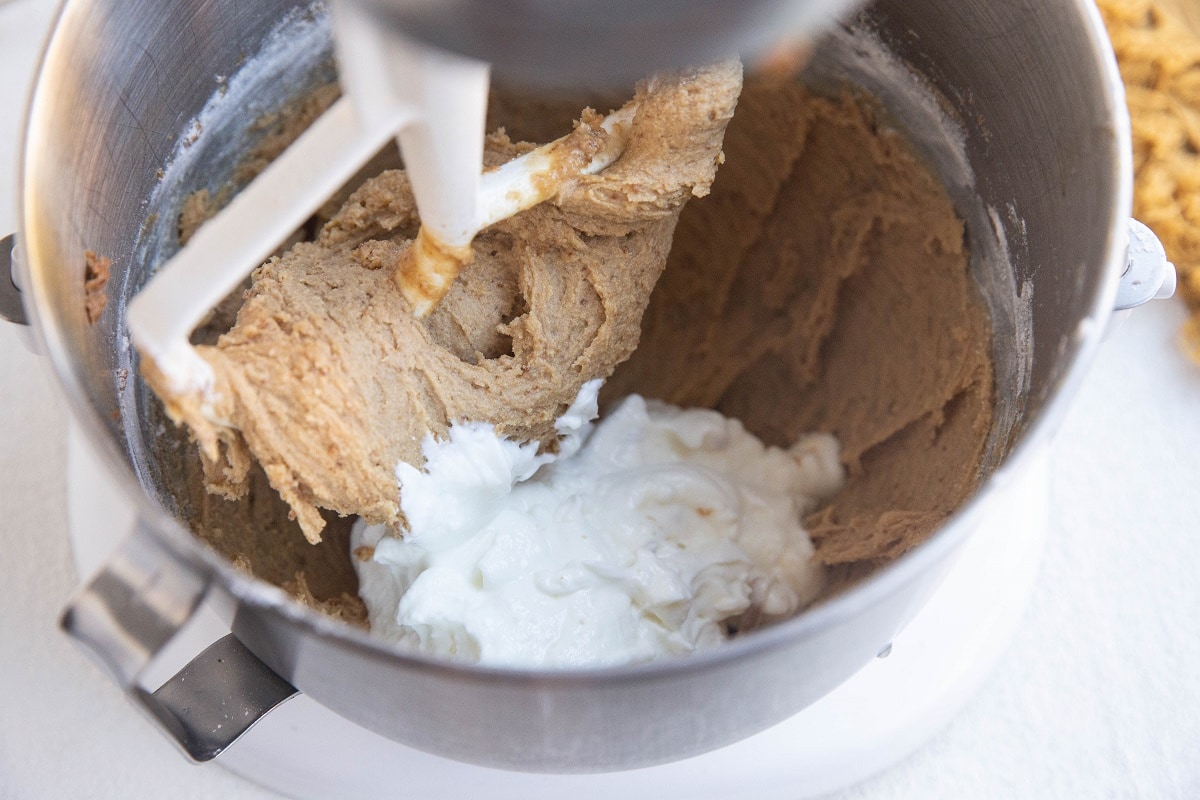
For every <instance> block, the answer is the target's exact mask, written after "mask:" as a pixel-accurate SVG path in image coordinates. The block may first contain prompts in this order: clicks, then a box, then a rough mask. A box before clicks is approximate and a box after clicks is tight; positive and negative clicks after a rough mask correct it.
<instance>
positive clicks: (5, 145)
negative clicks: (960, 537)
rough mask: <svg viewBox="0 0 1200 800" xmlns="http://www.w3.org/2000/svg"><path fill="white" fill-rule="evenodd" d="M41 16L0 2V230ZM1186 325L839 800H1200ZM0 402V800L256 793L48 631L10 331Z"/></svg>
mask: <svg viewBox="0 0 1200 800" xmlns="http://www.w3.org/2000/svg"><path fill="white" fill-rule="evenodd" d="M51 11H52V9H51V5H50V4H49V3H47V2H44V0H15V1H14V2H11V3H0V109H4V112H3V113H0V233H7V232H9V231H11V230H13V229H14V228H15V225H16V215H15V210H14V195H15V180H16V178H15V167H14V165H15V161H16V143H17V136H18V128H19V125H20V118H21V116H22V113H21V112H22V111H23V106H24V100H25V92H26V87H27V85H28V81H29V78H30V75H31V71H32V67H33V63H34V60H35V58H36V56H37V52H38V50H39V47H40V42H41V39H42V36H43V32H44V30H45V26H46V24H47V21H48V20H49V18H50V16H51ZM1183 317H1184V311H1183V308H1182V304H1181V303H1179V302H1178V301H1170V302H1167V303H1159V304H1155V305H1153V306H1150V307H1147V308H1144V309H1142V310H1140V311H1139V312H1136V313H1135V314H1134V316H1133V317H1132V318H1131V319H1130V320H1129V321H1128V322H1126V323H1125V325H1124V326H1123V327H1122V328H1121V329H1120V330H1118V331H1117V332H1116V333H1114V334H1113V336H1112V337H1111V339H1110V341H1109V342H1108V343H1107V344H1106V345H1105V347H1104V348H1103V351H1102V353H1101V355H1100V358H1099V359H1098V361H1097V363H1096V364H1095V366H1094V368H1093V370H1092V373H1091V375H1090V376H1089V379H1088V381H1087V382H1086V384H1085V386H1084V387H1083V390H1082V392H1081V394H1080V396H1079V397H1078V398H1077V402H1076V403H1075V405H1074V408H1073V410H1072V413H1071V415H1070V416H1069V418H1068V419H1067V422H1066V424H1065V426H1064V429H1063V431H1062V433H1061V434H1060V436H1059V439H1058V442H1057V446H1056V452H1055V460H1054V472H1053V475H1054V478H1053V492H1054V498H1055V510H1054V514H1053V519H1052V527H1051V533H1050V541H1049V546H1048V552H1047V559H1046V563H1045V565H1044V568H1043V572H1042V576H1041V578H1040V580H1039V585H1038V588H1037V590H1036V592H1035V595H1034V597H1033V600H1032V603H1031V605H1030V608H1029V610H1028V612H1027V613H1026V617H1025V622H1024V624H1023V626H1022V628H1021V630H1020V631H1019V633H1018V635H1017V636H1016V638H1015V640H1014V641H1013V643H1012V646H1011V648H1010V649H1009V651H1008V652H1007V654H1006V655H1005V656H1004V657H1003V658H1002V659H1001V661H1000V665H999V667H998V668H997V670H996V672H995V674H994V675H993V676H992V677H991V678H990V679H989V680H988V682H987V683H986V684H985V685H984V688H983V690H982V691H981V692H980V694H979V696H978V697H977V698H976V699H975V700H973V701H972V702H971V703H970V704H969V705H968V707H967V709H966V710H965V711H964V712H963V713H962V714H961V715H960V716H959V717H958V718H957V719H956V720H955V721H954V722H953V723H952V724H951V725H950V726H949V727H948V728H947V729H946V730H945V731H943V732H942V733H941V734H939V735H938V736H937V737H936V738H935V739H934V740H933V741H932V742H931V743H930V744H929V745H927V746H926V747H924V748H923V749H922V750H920V751H919V752H918V753H917V754H916V755H915V756H914V757H912V758H911V759H909V760H908V761H906V762H905V763H903V764H902V765H900V766H899V767H897V768H895V769H893V770H891V771H890V772H888V773H886V774H884V775H882V776H880V777H878V778H876V779H874V780H872V781H870V782H868V783H867V784H864V785H862V786H860V787H857V788H855V789H852V790H849V791H848V792H845V793H843V794H842V795H840V797H842V798H846V799H847V800H850V799H853V800H881V799H882V798H911V797H921V798H961V797H966V796H970V797H979V798H1010V797H1022V798H1031V797H1032V798H1041V797H1047V798H1059V797H1088V798H1094V797H1154V798H1175V797H1178V798H1185V797H1200V678H1198V677H1197V672H1198V669H1200V667H1198V665H1200V576H1198V574H1197V573H1198V572H1200V369H1197V368H1194V367H1191V366H1189V365H1188V364H1187V362H1186V361H1185V359H1184V358H1183V357H1182V356H1181V355H1180V354H1179V352H1178V350H1177V349H1176V347H1175V344H1174V336H1175V331H1176V330H1177V328H1178V325H1179V324H1180V322H1181V321H1182V320H1183ZM0 409H3V414H2V417H0V544H2V546H3V556H0V798H4V799H5V800H8V799H9V798H12V799H13V800H17V798H20V799H21V800H24V798H60V797H64V798H65V797H71V798H129V797H172V798H202V797H205V798H206V797H215V796H221V797H227V798H261V797H269V796H272V795H270V794H269V793H266V792H263V791H262V790H260V789H257V788H255V787H253V786H250V785H249V784H246V783H244V782H243V781H241V780H240V779H237V778H234V777H233V776H231V775H229V774H227V773H225V772H224V771H222V770H221V769H219V768H217V767H214V766H207V767H192V766H189V765H187V764H185V763H184V762H183V760H182V759H181V758H180V757H179V756H178V755H176V753H175V751H174V750H173V748H172V747H171V746H170V745H168V744H167V743H166V741H165V740H163V739H162V738H161V737H160V736H159V735H158V734H157V733H156V732H155V731H153V730H152V729H151V728H150V726H149V725H148V724H146V723H145V722H143V720H142V719H141V718H140V717H139V716H138V714H137V713H136V712H135V711H134V710H133V708H132V707H131V706H129V705H127V704H126V703H125V701H124V700H123V699H122V698H121V697H120V696H119V694H118V692H117V691H116V689H115V688H114V687H112V686H111V685H109V684H108V683H107V681H106V680H105V679H104V678H102V677H101V675H100V674H99V672H98V671H97V670H95V669H94V668H93V667H92V666H91V665H90V664H89V663H88V662H86V661H85V659H84V658H83V657H82V655H80V654H79V652H77V651H76V650H74V649H73V648H72V647H71V646H70V645H69V644H68V643H67V642H66V641H65V639H64V638H63V637H62V636H61V635H60V634H59V633H58V632H57V629H56V620H57V616H58V612H59V610H60V608H61V607H62V605H63V603H64V602H65V601H66V599H67V597H68V596H69V595H70V593H71V591H72V589H73V588H74V584H75V580H76V578H75V575H74V572H73V569H72V567H71V558H70V553H69V552H68V548H67V538H66V529H67V521H66V510H65V496H66V486H65V481H64V464H65V462H64V458H65V439H66V416H65V412H64V411H63V409H62V406H61V403H60V402H59V400H58V398H57V391H56V388H55V387H54V385H53V380H52V378H51V377H50V376H49V374H48V370H47V368H46V365H44V364H43V363H42V362H41V361H40V360H39V359H37V358H36V357H34V356H32V355H30V354H29V353H28V352H26V350H25V349H24V347H23V346H22V344H21V341H20V337H19V335H18V331H17V330H16V329H15V328H14V327H13V326H10V325H7V324H4V323H0ZM398 780H399V781H400V782H399V783H398V785H397V789H398V791H399V792H400V793H401V795H402V794H403V791H402V787H403V783H402V777H400V776H398ZM463 788H464V792H463V793H464V795H465V794H468V793H469V792H470V789H469V788H468V787H463ZM781 796H786V792H782V793H781Z"/></svg>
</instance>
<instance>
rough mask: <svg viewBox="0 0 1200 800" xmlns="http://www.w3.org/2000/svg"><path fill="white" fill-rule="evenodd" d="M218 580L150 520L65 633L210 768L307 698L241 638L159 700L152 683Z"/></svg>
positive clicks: (208, 652)
mask: <svg viewBox="0 0 1200 800" xmlns="http://www.w3.org/2000/svg"><path fill="white" fill-rule="evenodd" d="M209 585H210V581H209V576H208V575H207V574H206V573H205V572H204V571H202V570H201V569H198V568H196V567H194V566H192V565H191V564H188V563H187V562H184V561H182V560H181V559H180V558H178V557H177V556H175V555H174V554H173V553H171V552H170V551H169V550H168V549H167V548H166V547H164V546H163V545H162V544H161V543H160V542H159V541H158V540H157V539H156V538H155V537H154V536H153V535H152V534H151V533H150V529H149V527H148V526H147V525H145V524H144V523H142V522H141V521H139V522H138V524H137V525H136V526H135V528H134V531H133V533H132V534H131V535H130V536H129V537H128V538H126V540H125V541H124V542H123V543H122V544H121V545H120V546H119V547H118V548H117V551H116V553H115V554H114V555H113V556H112V557H110V558H109V560H108V562H107V563H105V564H104V566H103V567H101V569H100V571H99V572H98V573H97V574H96V576H95V577H94V578H93V579H92V580H91V581H90V582H89V583H88V584H87V585H86V586H84V587H83V588H82V589H80V590H79V592H78V593H77V594H76V596H75V597H74V598H73V599H72V600H71V602H70V603H69V604H68V605H67V607H66V609H65V610H64V611H63V615H62V619H61V622H60V624H61V626H62V629H63V630H64V631H65V632H66V633H67V635H68V636H70V637H71V638H72V639H74V640H75V643H76V644H77V645H79V646H80V648H81V649H83V650H84V651H85V652H86V653H87V654H88V655H89V656H91V657H92V658H93V659H94V660H95V661H96V662H98V663H99V664H100V666H101V667H103V668H104V669H105V671H106V672H108V674H109V677H111V678H112V679H113V681H114V682H115V683H116V684H117V685H118V686H120V687H121V689H123V690H124V691H125V693H126V694H127V695H128V696H129V697H130V698H131V699H132V700H133V701H134V703H135V704H136V705H137V706H139V707H140V708H141V709H142V710H143V711H145V712H147V713H148V714H149V715H150V717H151V718H152V719H153V720H154V721H155V722H156V723H158V725H159V726H160V727H161V728H162V729H163V731H164V732H165V733H166V734H167V736H168V737H170V738H171V739H173V740H174V741H175V742H176V743H177V744H178V745H179V746H180V747H181V748H182V749H183V751H184V753H185V754H186V755H187V756H188V758H190V759H192V760H193V761H197V762H202V761H209V760H211V759H212V758H214V757H216V756H217V755H218V754H219V753H221V752H222V751H223V750H224V749H225V748H226V747H228V746H229V745H231V744H233V743H234V742H235V741H236V740H237V739H238V737H240V736H241V735H242V734H243V733H245V732H246V731H247V730H249V729H250V728H251V727H252V726H253V725H254V723H256V722H257V721H258V720H259V719H261V718H262V717H263V716H264V715H265V714H266V713H267V712H268V711H270V710H271V709H273V708H274V707H275V706H277V705H279V704H280V703H282V702H283V701H284V700H287V699H288V698H290V697H293V696H294V695H296V694H297V690H296V688H295V687H294V686H292V685H291V684H290V683H288V682H287V681H286V680H284V679H283V678H281V677H279V676H278V675H277V674H275V673H274V672H273V671H272V670H271V669H270V668H269V667H268V666H267V665H266V664H264V663H263V662H262V661H260V660H259V659H258V658H257V657H256V656H255V655H254V654H253V653H251V652H250V650H249V649H247V648H246V646H245V645H244V644H242V643H241V642H240V641H239V640H238V639H237V638H236V637H235V636H234V635H233V634H229V635H227V636H224V637H222V638H220V639H218V640H217V641H216V642H215V643H214V644H212V645H210V646H209V647H208V648H207V649H205V650H204V651H203V652H202V653H200V655H198V656H196V657H195V658H193V659H192V660H191V661H190V662H189V663H188V664H187V665H186V666H184V667H183V669H181V670H180V671H179V672H177V673H176V674H175V675H174V677H172V678H170V679H168V680H167V681H166V682H165V683H164V684H163V685H162V686H160V687H159V688H158V689H155V690H153V691H151V690H149V689H146V688H145V687H144V686H143V685H142V678H143V676H144V675H145V673H146V671H147V669H148V668H149V667H150V666H151V664H152V663H153V662H154V660H155V658H156V657H157V656H158V655H159V654H160V653H161V652H162V651H163V649H164V648H165V647H166V646H167V644H168V643H169V642H170V641H171V640H172V639H173V638H174V637H175V634H176V633H178V631H179V630H180V629H181V628H182V627H183V626H184V625H185V624H186V623H187V622H188V620H190V619H191V618H192V617H193V615H194V614H195V612H196V610H197V609H198V608H199V607H200V606H201V604H202V603H203V602H204V599H205V597H206V595H207V594H208V590H209Z"/></svg>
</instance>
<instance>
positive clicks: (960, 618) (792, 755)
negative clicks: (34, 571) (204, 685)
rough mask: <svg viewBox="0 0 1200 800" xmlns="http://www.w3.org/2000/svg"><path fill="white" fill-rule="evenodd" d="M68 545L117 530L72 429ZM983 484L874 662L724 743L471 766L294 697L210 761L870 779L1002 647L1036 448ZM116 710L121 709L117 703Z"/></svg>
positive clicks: (599, 784)
mask: <svg viewBox="0 0 1200 800" xmlns="http://www.w3.org/2000/svg"><path fill="white" fill-rule="evenodd" d="M67 464H68V467H67V482H68V512H69V517H70V537H71V543H72V552H73V553H74V556H75V561H76V566H77V567H78V570H79V574H80V575H88V574H90V573H91V572H93V571H94V570H95V569H96V568H97V567H98V566H99V565H100V564H101V563H102V562H103V560H104V558H105V557H106V555H107V554H108V553H109V552H110V551H111V550H112V548H113V547H115V546H116V544H117V543H118V542H119V541H120V539H121V538H122V537H123V536H124V534H125V533H126V532H128V531H129V530H131V526H132V523H133V511H132V509H131V508H129V507H127V506H126V505H124V504H123V503H122V502H121V491H120V490H119V489H118V488H116V487H115V486H113V485H112V481H111V479H110V478H109V477H108V476H107V474H106V473H105V472H104V470H103V467H102V466H101V465H100V462H99V460H98V459H97V457H96V456H95V455H94V454H93V453H92V452H91V449H90V445H88V444H87V443H86V442H85V441H84V438H83V436H82V435H81V434H80V433H79V432H78V431H77V430H75V429H74V427H73V428H72V431H71V435H70V437H69V439H68V449H67ZM1029 467H1030V468H1029V469H1027V470H1025V471H1024V473H1023V474H1021V475H1019V476H1014V478H1013V480H1011V481H1010V482H1009V483H1008V484H1007V485H1004V486H997V487H996V488H995V490H994V494H995V495H997V496H996V497H994V498H992V500H993V502H995V503H996V504H999V507H1004V508H1007V509H1009V510H1010V512H1013V510H1015V512H1013V514H1012V515H1010V516H1008V517H1005V518H1003V519H997V518H996V517H995V515H993V516H992V517H990V518H989V517H987V516H986V515H985V517H984V518H983V520H982V523H981V525H980V527H979V529H978V530H977V531H976V532H975V533H974V534H973V535H972V537H971V538H970V539H969V540H968V542H967V543H966V544H965V545H964V547H963V550H962V553H961V554H960V556H959V558H958V560H957V561H956V562H955V563H954V564H953V566H952V567H951V568H950V572H949V573H948V575H947V577H946V579H945V581H944V583H943V584H942V585H941V586H940V587H939V588H938V590H937V591H936V592H935V594H934V595H933V596H932V597H931V598H930V600H929V602H928V604H927V605H926V606H925V607H924V608H923V609H922V610H921V611H920V613H919V614H918V615H917V616H916V617H915V618H914V619H913V621H912V622H911V623H910V624H909V625H908V627H906V628H905V629H904V631H903V632H902V633H901V634H900V635H898V636H897V637H896V639H895V641H894V642H893V644H892V647H891V650H890V652H889V653H888V655H887V656H886V657H885V658H878V659H876V660H875V661H873V662H872V663H870V664H868V665H866V666H865V667H863V668H862V669H861V670H860V671H859V672H858V673H856V674H855V675H854V676H852V677H851V678H850V679H849V680H847V681H846V682H845V683H844V684H842V685H841V686H839V687H838V688H837V689H835V690H834V691H832V692H830V693H829V694H828V695H826V696H825V697H824V698H822V699H821V700H819V701H818V702H817V703H815V704H813V705H812V706H810V707H808V708H807V709H805V710H804V711H802V712H800V713H799V714H797V715H796V716H794V717H792V718H790V719H788V720H786V721H784V722H782V723H780V724H779V725H776V726H775V727H773V728H769V729H768V730H765V731H763V732H762V733H759V734H756V735H755V736H752V737H750V738H748V739H745V740H743V741H741V742H738V743H736V744H733V745H729V746H728V747H724V748H721V749H719V750H715V751H713V752H711V753H706V754H704V755H701V756H696V757H693V758H689V759H685V760H683V761H677V762H674V763H671V764H664V765H661V766H657V767H649V768H645V769H638V770H630V771H625V772H612V773H605V774H600V775H541V774H529V773H518V772H508V771H504V770H497V769H489V768H485V767H477V766H472V765H467V764H462V763H459V762H455V761H451V760H448V759H444V758H440V757H438V756H433V755H429V754H427V753H423V752H421V751H418V750H414V749H412V748H409V747H405V746H404V745H400V744H396V743H395V742H392V741H390V740H388V739H385V738H383V737H381V736H379V735H377V734H374V733H371V732H369V731H366V730H364V729H362V728H360V727H358V726H356V725H354V724H353V723H351V722H349V721H347V720H345V719H343V718H342V717H339V716H337V715H336V714H334V713H333V712H332V711H329V710H328V709H326V708H324V707H323V706H320V705H318V704H317V703H316V702H315V701H313V700H312V699H310V698H309V697H307V696H305V695H297V696H296V697H295V698H294V699H292V700H289V701H288V702H286V703H284V704H283V705H281V706H279V707H278V708H276V709H275V710H274V711H272V712H271V713H270V714H268V715H267V716H266V717H265V718H264V719H263V720H262V721H261V722H259V723H258V724H257V725H256V726H255V727H254V728H252V729H251V730H250V731H249V732H247V733H246V734H245V736H243V737H242V738H241V739H240V740H239V741H238V742H237V743H236V744H234V745H233V746H232V747H230V748H229V750H227V751H226V752H225V753H223V754H222V755H221V756H219V757H218V759H217V761H216V763H218V764H221V765H222V766H223V767H225V768H226V769H229V770H231V771H233V772H234V773H236V774H238V775H240V776H242V777H243V778H246V779H247V780H250V781H253V782H254V783H257V784H259V785H262V786H265V787H269V788H270V789H273V790H274V791H276V792H280V793H282V794H284V795H287V796H290V797H296V798H314V800H315V799H316V798H320V799H321V800H336V799H337V798H355V799H356V800H361V799H363V798H374V797H381V798H382V797H394V796H396V795H397V793H398V792H399V793H401V794H403V796H405V797H409V798H414V800H424V799H425V798H454V797H460V796H461V795H462V789H463V787H472V789H471V791H472V793H477V794H485V795H486V796H488V797H490V798H492V799H493V800H505V799H506V798H512V799H513V800H517V799H518V798H519V800H536V799H537V798H542V797H545V798H554V799H555V800H558V799H559V798H561V797H563V796H571V795H572V794H576V795H578V794H580V793H583V794H587V795H591V796H605V797H614V796H620V797H622V798H624V800H641V799H642V798H646V800H659V798H662V797H688V798H690V799H691V800H704V799H705V798H724V797H753V796H757V795H767V793H771V794H772V795H777V794H779V793H780V791H784V790H785V791H786V794H787V796H788V797H791V798H807V797H814V796H817V795H821V794H824V793H826V792H830V791H834V790H837V789H839V788H844V787H846V786H850V785H852V784H854V783H857V782H859V781H862V780H864V779H866V778H868V777H870V776H872V775H875V774H877V773H879V772H882V771H883V770H885V769H887V768H888V767H890V766H892V765H893V764H895V763H897V762H898V761H900V760H901V759H903V758H904V757H905V756H907V755H909V754H910V753H912V752H913V751H914V750H916V749H917V748H918V747H919V746H920V745H921V744H923V743H924V742H926V741H927V740H928V739H929V738H930V737H932V736H933V735H934V734H935V733H936V732H937V731H938V730H940V729H941V728H942V727H943V726H944V725H945V724H946V723H947V722H949V720H950V719H951V718H952V717H953V716H954V715H955V714H956V713H957V712H958V711H959V710H960V709H961V708H962V707H963V706H964V705H965V704H966V702H967V700H968V699H970V697H971V696H972V695H973V694H974V693H975V692H976V690H977V689H978V688H979V686H980V685H981V684H982V683H983V680H984V679H985V678H986V677H987V675H988V673H989V672H990V671H991V669H992V667H993V666H994V665H995V663H996V661H997V659H998V658H999V657H1000V655H1001V653H1002V652H1003V651H1004V649H1005V648H1006V647H1007V645H1008V642H1009V641H1010V640H1011V638H1012V636H1013V634H1014V633H1015V631H1016V629H1017V626H1018V624H1019V623H1020V620H1021V617H1022V615H1023V612H1024V609H1025V606H1026V601H1027V600H1028V598H1029V596H1030V594H1031V592H1032V589H1033V586H1034V583H1035V579H1036V577H1037V574H1038V567H1039V565H1040V563H1041V558H1042V553H1043V551H1044V548H1045V538H1046V529H1047V527H1048V524H1049V491H1050V488H1049V487H1050V480H1049V449H1048V447H1047V446H1042V450H1041V452H1039V453H1037V454H1036V455H1035V457H1034V458H1031V459H1030V462H1029ZM198 617H199V618H198V619H196V620H194V621H193V622H192V623H189V625H188V626H187V627H186V628H185V629H184V630H183V631H181V633H180V635H179V636H178V637H177V638H176V641H173V642H172V643H171V647H170V650H171V651H172V653H164V654H163V656H162V657H161V658H160V659H159V661H160V663H159V664H157V665H156V670H155V672H156V675H155V676H151V675H148V676H147V678H148V679H150V680H151V681H153V680H154V679H155V678H156V677H157V678H158V679H161V680H165V679H166V678H167V677H169V676H170V675H171V674H173V672H174V671H175V669H177V668H178V666H180V665H182V663H184V662H185V661H186V660H187V654H188V653H191V654H195V653H197V652H199V651H200V650H201V649H203V647H205V646H206V645H208V644H209V643H211V642H212V641H213V640H215V639H216V638H217V637H219V636H221V635H223V634H224V633H227V632H228V628H227V627H224V623H223V622H222V621H221V619H220V618H219V617H218V616H217V614H216V613H215V612H207V613H205V614H201V615H198ZM129 713H131V714H132V713H135V712H134V710H133V709H132V708H131V709H130V710H129Z"/></svg>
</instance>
